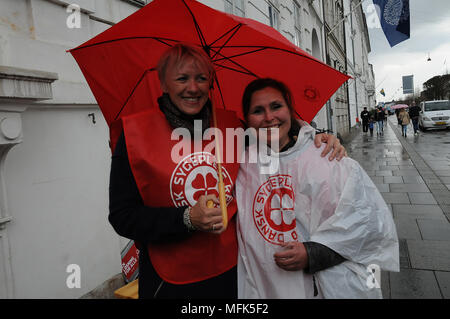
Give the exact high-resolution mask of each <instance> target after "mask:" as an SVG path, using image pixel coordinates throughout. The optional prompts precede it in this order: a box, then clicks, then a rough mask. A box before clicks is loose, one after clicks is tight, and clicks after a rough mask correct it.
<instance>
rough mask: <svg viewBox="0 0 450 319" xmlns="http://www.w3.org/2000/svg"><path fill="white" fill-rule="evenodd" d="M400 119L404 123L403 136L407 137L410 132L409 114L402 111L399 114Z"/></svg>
mask: <svg viewBox="0 0 450 319" xmlns="http://www.w3.org/2000/svg"><path fill="white" fill-rule="evenodd" d="M398 118H399V120H400V121H401V123H402V136H404V137H406V132H407V130H408V125H409V123H410V120H411V119H410V117H409V114H408V112H406V110H405V109H402V110H401V111H400V113H399V114H398Z"/></svg>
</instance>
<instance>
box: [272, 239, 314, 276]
mask: <svg viewBox="0 0 450 319" xmlns="http://www.w3.org/2000/svg"><path fill="white" fill-rule="evenodd" d="M281 246H282V247H283V248H284V250H282V251H280V252H277V253H275V254H274V255H273V257H274V259H275V263H276V264H277V266H278V267H280V268H281V269H284V270H287V271H295V270H302V269H304V268H306V266H307V265H308V254H307V253H306V248H305V246H304V245H303V243H299V242H296V241H291V242H288V243H283V244H281Z"/></svg>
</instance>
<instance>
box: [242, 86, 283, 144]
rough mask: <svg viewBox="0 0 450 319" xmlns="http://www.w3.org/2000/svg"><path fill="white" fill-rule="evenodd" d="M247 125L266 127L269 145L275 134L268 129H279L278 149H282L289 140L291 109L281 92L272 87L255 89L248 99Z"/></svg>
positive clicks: (258, 127)
mask: <svg viewBox="0 0 450 319" xmlns="http://www.w3.org/2000/svg"><path fill="white" fill-rule="evenodd" d="M247 125H248V126H249V127H254V128H256V129H257V130H258V129H261V128H265V129H268V132H267V143H268V144H269V145H271V143H272V142H273V138H275V136H276V135H275V136H274V135H273V134H270V130H271V129H279V139H278V143H279V149H282V148H283V147H284V146H285V145H286V144H287V143H288V142H289V135H288V133H289V130H290V129H291V111H290V109H289V107H288V105H287V103H286V101H285V99H284V98H283V95H282V94H281V92H280V91H278V90H277V89H274V88H272V87H266V88H264V89H261V90H258V91H255V92H254V93H253V94H252V97H251V100H250V108H249V111H248V114H247Z"/></svg>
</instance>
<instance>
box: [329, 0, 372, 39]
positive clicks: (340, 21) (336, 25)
mask: <svg viewBox="0 0 450 319" xmlns="http://www.w3.org/2000/svg"><path fill="white" fill-rule="evenodd" d="M363 2H364V0H361V1H360V2H359V3H358V4H357V5H356V6H355V7H354V8H353V9H351V10H350V12H349V13H347V14H346V15H345V16H344V17H343V18H342V19H341V20H339V21H338V22H337V23H336V24H335V25H334V26H333V27H332V28H331V30H330V31H329V32H328V34H327V36H329V35H330V34H331V33H332V32H333V31H334V30H335V29H336V28H337V27H338V26H339V25H340V24H341V23H342V22H343V21H344V20H345V19H347V18H348V16H349V15H350V14H352V12H353V11H354V10H355V9H356V8H358V7H359V6H360V5H361V4H362V3H363Z"/></svg>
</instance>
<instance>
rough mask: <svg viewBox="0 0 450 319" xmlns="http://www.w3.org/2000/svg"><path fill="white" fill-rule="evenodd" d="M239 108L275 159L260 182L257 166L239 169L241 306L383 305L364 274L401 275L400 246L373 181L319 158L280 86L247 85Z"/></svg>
mask: <svg viewBox="0 0 450 319" xmlns="http://www.w3.org/2000/svg"><path fill="white" fill-rule="evenodd" d="M242 108H243V113H244V116H245V120H246V122H247V125H248V126H249V127H253V128H255V129H256V130H257V132H258V133H257V134H258V137H259V138H263V136H266V134H262V135H260V132H263V131H264V130H270V132H271V133H270V134H269V135H268V137H267V139H266V140H265V141H266V142H267V144H268V145H269V147H273V145H274V142H275V141H277V142H278V143H277V144H275V145H279V148H278V149H276V150H274V151H275V152H276V154H275V155H274V156H272V157H271V159H272V160H278V161H279V166H278V167H279V169H278V171H275V172H273V173H272V174H261V168H262V167H263V164H262V163H261V162H260V163H250V162H245V163H243V164H241V169H240V171H239V174H238V178H237V181H236V200H237V203H238V207H239V214H238V216H237V219H238V226H237V227H238V243H239V260H238V296H239V298H252V299H260V298H297V299H301V298H381V291H380V289H371V288H373V286H372V287H370V285H367V282H368V278H367V277H368V276H367V271H368V270H367V269H369V268H370V267H369V266H370V265H372V267H375V266H373V265H376V267H378V268H381V269H383V270H388V271H399V246H398V238H397V233H396V229H395V224H394V221H393V219H392V214H391V212H390V210H389V208H388V207H387V205H386V203H385V201H384V199H383V197H382V196H381V194H380V193H379V191H378V190H377V188H376V186H375V185H374V184H373V182H372V180H371V179H370V177H369V176H368V175H367V174H366V173H365V172H364V170H363V169H362V168H361V167H360V166H359V164H358V163H357V162H356V161H354V160H352V159H350V158H344V159H343V160H342V161H339V162H337V161H333V162H330V161H327V160H324V159H323V158H322V157H321V156H320V152H321V150H320V149H317V148H316V147H314V146H313V140H314V129H312V128H311V126H309V125H308V124H307V123H304V122H303V123H302V122H300V125H298V124H299V122H298V121H297V120H296V119H295V118H294V116H293V114H294V112H293V110H294V105H293V101H292V97H291V93H290V91H289V89H288V88H287V87H286V86H285V85H284V84H283V83H282V82H280V81H277V80H274V79H257V80H255V81H253V82H251V83H250V84H249V85H248V86H247V87H246V89H245V91H244V95H243V98H242ZM274 129H277V130H278V132H279V134H278V137H277V135H275V134H273V130H274ZM253 152H256V154H258V153H259V152H260V150H258V148H257V145H256V144H253V145H250V146H249V147H248V149H247V151H246V154H245V158H247V156H248V157H251V156H252V153H253ZM367 267H369V268H367ZM378 270H379V269H378Z"/></svg>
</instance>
